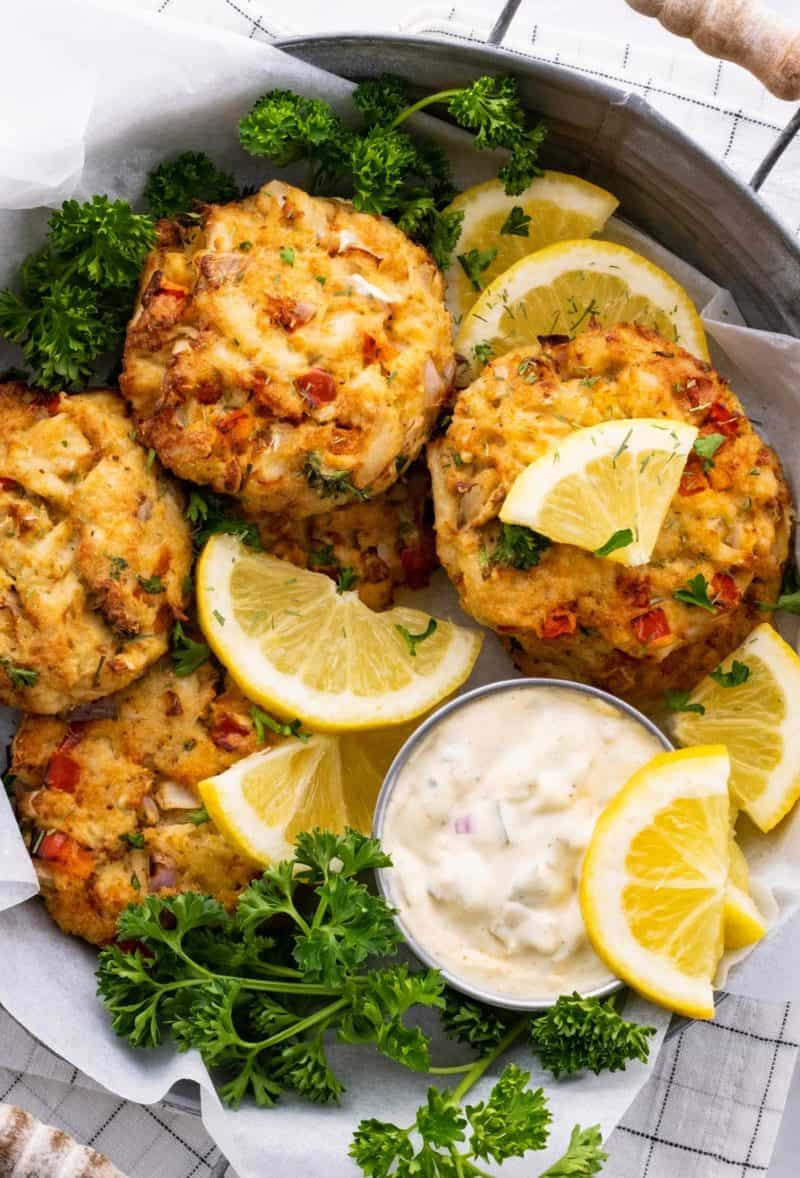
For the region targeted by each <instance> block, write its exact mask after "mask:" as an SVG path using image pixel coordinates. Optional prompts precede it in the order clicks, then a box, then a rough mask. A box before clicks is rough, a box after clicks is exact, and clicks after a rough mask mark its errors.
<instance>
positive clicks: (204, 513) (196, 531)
mask: <svg viewBox="0 0 800 1178" xmlns="http://www.w3.org/2000/svg"><path fill="white" fill-rule="evenodd" d="M234 508H235V503H234V502H233V501H231V502H230V503H229V502H228V500H226V499H225V498H224V497H223V496H222V495H217V494H216V493H215V492H214V491H209V490H206V489H203V490H202V491H201V490H199V489H198V490H193V491H192V492H191V493H190V495H189V506H188V507H187V508H186V518H187V519H188V520H189V522H190V523H192V524H194V528H193V530H192V540H193V541H194V546H195V548H196V549H197V550H198V551H199V549H201V548H202V547H203V545H204V544H205V543H206V541H207V540H208V539H209V537H210V536H214V535H217V534H218V533H220V532H224V533H226V534H227V535H229V536H237V537H238V538H239V539H240V540H241V541H242V543H243V544H246V545H247V547H248V548H254V549H255V550H256V551H261V548H262V545H261V537H260V536H259V534H258V524H257V523H255V521H254V520H247V519H241V518H240V517H237V516H234V515H230V514H229V512H230V511H231V510H233V509H234Z"/></svg>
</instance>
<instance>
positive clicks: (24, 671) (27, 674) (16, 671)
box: [0, 659, 39, 688]
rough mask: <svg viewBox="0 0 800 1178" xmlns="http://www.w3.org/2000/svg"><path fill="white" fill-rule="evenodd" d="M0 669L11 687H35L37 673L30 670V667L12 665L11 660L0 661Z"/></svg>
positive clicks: (37, 677)
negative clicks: (0, 668)
mask: <svg viewBox="0 0 800 1178" xmlns="http://www.w3.org/2000/svg"><path fill="white" fill-rule="evenodd" d="M0 667H2V668H3V670H4V671H5V673H6V675H7V676H8V680H9V682H10V683H11V686H12V687H16V688H22V687H35V686H36V683H37V681H38V679H39V672H38V671H34V670H32V669H31V668H30V667H20V666H17V665H16V664H14V663H12V661H11V659H0Z"/></svg>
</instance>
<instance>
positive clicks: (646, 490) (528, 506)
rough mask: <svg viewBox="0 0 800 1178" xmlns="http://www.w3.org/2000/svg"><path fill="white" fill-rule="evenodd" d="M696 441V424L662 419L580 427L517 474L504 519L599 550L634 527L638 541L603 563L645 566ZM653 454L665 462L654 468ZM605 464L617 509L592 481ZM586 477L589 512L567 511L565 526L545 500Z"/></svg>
mask: <svg viewBox="0 0 800 1178" xmlns="http://www.w3.org/2000/svg"><path fill="white" fill-rule="evenodd" d="M696 437H697V429H696V428H695V427H694V426H692V425H688V424H686V423H685V422H682V421H668V420H665V419H664V418H630V419H620V420H615V421H605V422H601V423H600V424H599V425H593V426H588V427H587V428H585V429H579V430H575V431H574V432H573V433H571V434H568V435H567V436H566V437H565V438H562V439H561V440H560V441H558V442H557V443H555V444H554V445H552V446H551V447H550V448H549V449H548V450H547V452H546V453H545V454H543V455H542V456H541V457H540V458H538V459H537V460H536V461H535V462H532V463H531V464H530V465H529V466H527V467H526V468H525V470H523V471H522V472H521V473H520V474H519V475H518V476H517V478H516V480H515V481H514V483H513V485H512V487H511V490H510V491H509V493H508V495H507V496H506V499H505V502H504V503H503V505H502V507H501V508H500V519H501V520H502V521H503V522H504V523H511V524H523V525H524V526H526V527H529V528H533V529H534V531H537V532H540V533H542V534H544V535H546V536H547V537H548V538H549V539H551V540H555V541H557V542H558V543H562V544H575V545H577V546H579V547H582V548H586V549H588V550H589V551H594V550H596V549H598V548H601V547H602V546H603V544H605V543H606V542H607V541H608V540H609V539H610V537H611V536H612V535H613V534H614V533H615V532H617V531H621V530H624V529H626V528H630V529H631V531H632V532H633V535H634V540H633V543H632V544H629V545H627V546H626V547H624V548H618V549H617V550H616V551H614V552H611V553H609V555H608V556H607V557H606V558H605V559H608V560H612V561H615V562H617V563H619V564H624V565H628V566H633V565H639V564H646V563H647V561H649V559H650V557H651V555H652V552H653V548H654V547H655V544H656V540H657V539H658V533H659V531H660V529H661V526H662V524H663V522H664V518H665V516H666V514H667V512H668V510H669V505H670V503H671V502H672V498H673V496H674V494H675V492H676V491H677V488H678V484H679V482H680V478H681V473H682V471H683V468H684V465H685V462H686V457H687V455H688V454H689V452H690V451H691V449H692V446H693V444H694V441H695V438H696ZM655 455H662V456H663V455H665V456H666V457H664V458H663V460H661V461H658V462H656V463H653V462H652V459H653V456H655ZM602 463H606V464H610V465H611V468H612V469H611V471H610V472H609V470H608V467H607V466H606V471H605V474H606V476H609V477H610V478H611V479H612V481H614V480H615V481H616V482H617V483H618V485H619V489H620V495H619V500H618V510H617V511H616V512H615V511H614V505H613V504H611V503H609V502H608V501H606V502H603V501H602V499H599V498H598V496H597V495H596V494H595V493H594V491H593V490H592V489H591V486H590V484H589V482H588V479H589V477H590V474H589V472H590V471H591V469H592V468H593V467H594V468H596V469H597V468H599V466H600V464H602ZM581 478H584V479H586V480H587V491H586V496H585V497H586V499H587V500H588V503H587V506H590V510H585V511H584V510H580V511H575V510H574V509H573V510H572V511H568V510H566V509H565V512H564V514H563V516H561V519H560V522H559V521H556V520H554V518H553V514H554V513H553V510H552V509H551V510H550V511H549V512H548V510H547V509H548V501H550V503H552V497H553V495H554V492H557V491H558V489H559V488H560V489H562V491H563V490H567V489H568V487H569V481H570V480H573V479H574V480H580V479H581ZM574 485H575V484H573V486H574ZM575 502H578V500H577V499H576V500H575ZM631 512H632V514H631Z"/></svg>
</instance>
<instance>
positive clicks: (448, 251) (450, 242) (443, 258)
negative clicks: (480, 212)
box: [427, 209, 464, 270]
mask: <svg viewBox="0 0 800 1178" xmlns="http://www.w3.org/2000/svg"><path fill="white" fill-rule="evenodd" d="M463 220H464V212H463V210H461V209H453V211H452V212H444V213H443V212H437V214H436V216H435V217H434V219H433V228H432V229H431V231H430V234H429V237H428V243H427V244H428V246H429V248H430V251H431V254H432V255H433V260H434V262H436V265H437V266H439V267H441V269H442V270H446V269H447V267H448V266H449V265H450V258H451V256H452V253H453V250H454V249H455V248H456V245H457V244H458V239H459V237H460V236H461V223H462V221H463Z"/></svg>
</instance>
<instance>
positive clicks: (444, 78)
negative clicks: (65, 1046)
mask: <svg viewBox="0 0 800 1178" xmlns="http://www.w3.org/2000/svg"><path fill="white" fill-rule="evenodd" d="M515 8H516V5H515V4H513V3H512V4H509V5H507V6H506V10H504V12H506V13H507V12H508V11H511V14H512V15H513V10H514V9H515ZM506 28H507V23H506V22H504V19H503V18H502V17H501V19H500V20H498V22H497V24H496V25H495V29H494V30H493V32H494V35H495V39H496V38H497V37H498V36H499V37H502V36H503V35H504V33H505V30H506ZM276 44H277V47H278V48H279V49H283V50H284V51H285V52H287V53H291V54H292V55H293V56H295V57H298V58H300V59H301V60H302V61H306V62H308V63H309V64H311V65H315V66H319V67H320V68H321V69H326V70H329V71H330V72H331V73H335V74H339V75H340V76H342V77H345V78H350V79H352V80H356V79H361V78H368V77H375V76H377V75H378V74H382V73H396V74H400V75H402V76H403V77H405V78H407V79H408V80H409V81H410V82H411V83H412V84H414V85H418V86H420V87H423V88H424V89H426V90H431V89H445V88H447V87H451V86H457V85H461V84H463V83H465V82H468V81H470V80H471V79H472V78H475V77H478V76H479V75H480V74H485V73H511V74H514V75H515V77H516V78H517V80H518V81H519V84H520V90H521V93H522V97H523V101H524V102H525V104H526V106H527V107H528V108H529V109H530V110H531V112H533V113H538V114H542V115H544V116H546V118H547V120H548V123H549V125H550V134H549V136H548V139H547V146H546V150H545V151H544V153H543V160H544V163H545V164H546V165H548V166H551V167H556V168H560V169H563V170H564V171H569V172H575V173H577V174H578V175H579V176H584V177H585V178H586V179H587V180H592V181H594V182H595V183H596V184H600V185H602V186H603V187H607V188H609V189H610V190H611V191H612V192H613V193H614V194H615V196H617V197H619V199H620V209H619V212H620V214H621V215H622V216H624V217H625V218H626V219H627V220H628V221H631V222H632V223H633V224H634V225H636V226H637V227H638V228H639V229H641V230H643V231H644V232H646V233H648V234H650V236H651V237H653V238H655V240H656V241H659V242H660V243H661V244H662V245H664V246H665V247H666V248H667V249H670V250H672V251H673V252H674V253H676V254H678V255H679V256H680V257H682V258H685V259H686V260H687V261H689V262H691V263H692V264H693V265H695V266H696V267H697V269H698V270H701V271H702V272H703V273H704V274H707V275H708V277H709V278H712V279H713V280H714V281H715V282H717V283H719V285H720V286H724V287H726V288H727V289H728V290H729V291H730V292H731V294H732V295H733V297H734V299H735V300H736V302H737V304H738V306H739V309H740V310H741V312H742V315H743V316H744V318H745V320H746V322H747V323H748V325H749V326H751V327H758V328H762V329H763V330H768V331H779V332H783V333H785V334H787V335H800V243H798V241H797V240H795V238H793V237H792V235H791V234H790V233H789V232H788V230H787V229H786V228H785V227H784V226H783V225H782V224H781V223H780V222H779V221H778V220H777V218H776V217H775V216H774V215H773V214H772V213H771V212H770V210H769V208H768V207H767V205H766V204H765V203H764V201H762V200H761V198H760V197H759V196H758V193H757V191H756V190H755V188H754V187H753V186H751V185H747V184H745V183H743V181H741V180H740V179H739V178H738V177H737V176H736V175H735V174H734V173H733V172H732V171H731V170H730V169H729V168H727V167H726V166H725V165H724V164H721V163H719V162H718V161H717V160H715V159H714V158H713V156H711V155H709V154H708V153H707V152H706V151H704V150H703V149H702V148H701V147H699V146H698V145H697V144H696V143H695V142H694V141H693V140H692V139H690V138H689V137H688V136H687V135H686V134H684V132H683V131H681V130H680V129H679V128H678V127H676V126H675V125H674V124H673V123H671V122H670V121H669V120H668V119H665V118H664V117H663V116H662V115H660V114H659V113H658V112H657V111H655V110H653V108H652V107H651V106H649V105H648V103H647V102H646V101H645V100H644V99H643V98H640V97H639V96H638V95H635V94H629V93H626V92H625V91H624V90H621V89H619V88H618V87H616V86H609V85H607V84H606V83H605V82H601V81H596V80H594V79H592V78H586V77H583V76H582V75H580V74H576V73H574V72H573V71H572V70H569V69H567V68H565V67H563V66H557V65H549V64H546V63H543V62H538V61H534V60H533V59H531V58H528V57H526V56H525V55H524V54H521V53H517V52H514V51H510V50H506V49H502V48H500V47H498V46H496V45H493V44H486V45H484V44H481V43H476V42H471V41H467V40H464V39H459V38H451V37H439V36H432V35H431V36H415V37H403V36H394V35H378V34H367V35H362V34H357V33H352V34H341V35H330V36H320V37H315V36H310V37H291V38H288V39H284V40H281V41H278V42H276ZM796 131H800V118H797V117H796V118H795V119H793V120H792V121H791V123H790V124H789V127H788V128H787V132H786V133H784V135H783V136H781V137H780V139H779V140H778V141H777V143H776V146H775V148H774V149H773V150H772V151H771V152H770V154H769V155H768V157H767V158H766V159H765V161H764V163H763V164H762V166H761V167H760V168H759V170H758V172H757V173H756V176H757V178H758V184H759V185H760V183H761V182H763V180H764V179H765V177H766V175H767V174H768V172H769V170H770V168H771V167H772V166H773V165H774V164H775V162H776V160H777V158H778V156H779V155H780V151H781V150H782V149H783V148H784V147H785V146H786V145H787V144H788V141H789V138H790V136H791V135H792V134H793V133H794V132H796ZM726 997H727V995H725V994H719V995H718V996H717V1001H718V1003H719V1002H721V1001H724V1000H725V998H726ZM687 1025H688V1020H686V1019H683V1018H674V1019H673V1020H672V1023H671V1025H670V1028H669V1031H668V1035H670V1036H671V1035H674V1034H677V1033H678V1032H679V1031H680V1030H682V1029H683V1028H684V1027H685V1026H687ZM165 1103H166V1104H169V1105H170V1106H171V1107H173V1108H176V1109H179V1110H180V1111H181V1112H199V1098H198V1092H197V1088H196V1085H194V1084H193V1083H191V1082H189V1081H181V1082H180V1083H179V1084H177V1085H176V1086H175V1088H174V1089H173V1090H172V1092H170V1094H169V1095H168V1097H167V1098H166V1100H165ZM225 1165H226V1163H225V1162H224V1159H223V1160H222V1162H221V1163H220V1165H219V1167H218V1168H217V1169H215V1171H214V1176H216V1175H218V1174H219V1175H221V1174H223V1173H224V1170H225Z"/></svg>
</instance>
